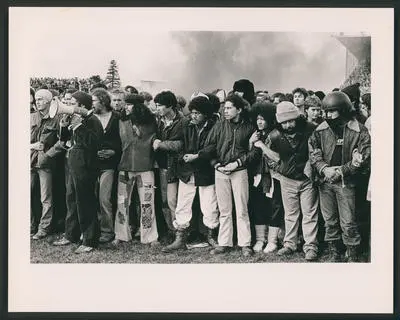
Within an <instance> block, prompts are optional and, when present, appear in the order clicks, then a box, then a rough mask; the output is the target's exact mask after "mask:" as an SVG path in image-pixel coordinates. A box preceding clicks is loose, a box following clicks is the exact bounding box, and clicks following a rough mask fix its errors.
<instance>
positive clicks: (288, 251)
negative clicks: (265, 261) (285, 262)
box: [277, 247, 294, 256]
mask: <svg viewBox="0 0 400 320" xmlns="http://www.w3.org/2000/svg"><path fill="white" fill-rule="evenodd" d="M293 253H294V251H293V250H292V249H290V248H288V247H283V248H281V249H280V250H278V252H277V255H278V256H288V255H291V254H293Z"/></svg>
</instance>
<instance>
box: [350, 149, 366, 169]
mask: <svg viewBox="0 0 400 320" xmlns="http://www.w3.org/2000/svg"><path fill="white" fill-rule="evenodd" d="M363 162H364V160H363V155H362V154H361V153H359V152H358V149H354V151H353V154H352V159H351V164H352V165H353V166H354V167H357V168H358V167H360V166H361V165H362V163H363Z"/></svg>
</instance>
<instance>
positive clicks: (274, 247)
mask: <svg viewBox="0 0 400 320" xmlns="http://www.w3.org/2000/svg"><path fill="white" fill-rule="evenodd" d="M276 250H278V245H277V244H276V243H272V242H268V243H267V246H266V247H265V249H264V253H272V252H275V251H276Z"/></svg>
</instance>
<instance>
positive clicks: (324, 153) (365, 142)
mask: <svg viewBox="0 0 400 320" xmlns="http://www.w3.org/2000/svg"><path fill="white" fill-rule="evenodd" d="M336 140H337V139H336V135H335V133H334V132H333V130H332V129H331V128H330V127H329V125H328V123H327V122H326V121H324V122H322V123H321V124H320V125H319V126H318V127H317V128H316V129H315V131H314V132H313V134H312V135H311V137H310V139H309V143H308V147H309V152H310V162H311V165H312V166H313V167H314V168H315V169H316V171H317V173H318V175H319V178H320V180H323V179H324V175H323V173H322V171H323V169H325V167H330V166H331V164H330V162H331V160H332V155H333V152H334V150H335V146H336ZM354 149H358V152H360V153H361V154H362V155H363V159H364V162H363V165H361V166H360V167H355V166H353V165H352V164H351V160H352V155H353V151H354ZM370 158H371V138H370V135H369V133H368V130H367V128H365V126H364V125H362V124H361V123H359V122H358V121H357V120H350V121H348V122H347V124H346V125H345V127H344V132H343V147H342V166H341V172H342V174H343V183H344V184H349V185H352V186H354V185H355V184H356V182H357V181H356V179H355V174H356V173H357V172H360V171H362V170H366V169H367V170H368V169H369V166H370Z"/></svg>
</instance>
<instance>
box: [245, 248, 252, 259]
mask: <svg viewBox="0 0 400 320" xmlns="http://www.w3.org/2000/svg"><path fill="white" fill-rule="evenodd" d="M242 255H243V257H250V256H252V255H253V250H251V248H250V247H242Z"/></svg>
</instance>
